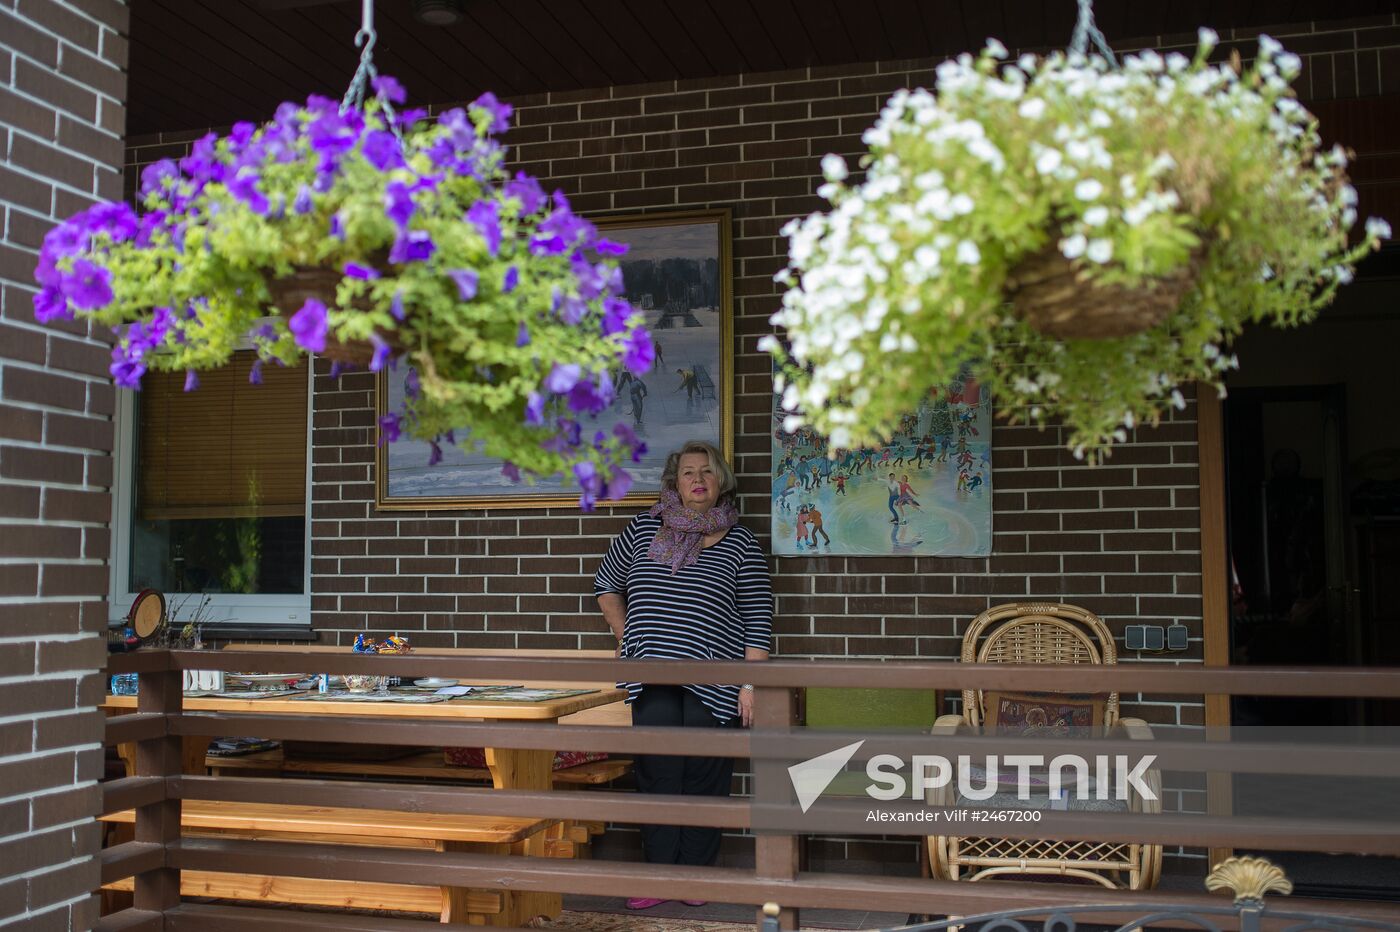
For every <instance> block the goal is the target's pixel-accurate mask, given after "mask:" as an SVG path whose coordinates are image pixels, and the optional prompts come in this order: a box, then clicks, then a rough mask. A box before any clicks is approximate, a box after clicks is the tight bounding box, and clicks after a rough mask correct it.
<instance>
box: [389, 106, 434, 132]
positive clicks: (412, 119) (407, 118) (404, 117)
mask: <svg viewBox="0 0 1400 932" xmlns="http://www.w3.org/2000/svg"><path fill="white" fill-rule="evenodd" d="M427 116H428V111H427V109H426V108H424V107H414V108H413V109H411V110H403V111H400V112H399V114H398V116H397V117H396V122H397V123H398V124H399V126H401V127H403V128H404V129H407V128H408V127H410V126H412V125H413V124H414V123H417V122H418V121H419V120H422V119H426V118H427Z"/></svg>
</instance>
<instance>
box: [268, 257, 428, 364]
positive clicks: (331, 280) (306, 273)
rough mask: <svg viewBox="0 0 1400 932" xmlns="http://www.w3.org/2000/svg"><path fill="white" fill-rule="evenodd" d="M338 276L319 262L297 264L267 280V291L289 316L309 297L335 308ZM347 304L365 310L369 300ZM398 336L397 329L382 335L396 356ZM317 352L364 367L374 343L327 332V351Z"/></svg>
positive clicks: (273, 301)
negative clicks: (280, 274)
mask: <svg viewBox="0 0 1400 932" xmlns="http://www.w3.org/2000/svg"><path fill="white" fill-rule="evenodd" d="M341 277H342V275H341V273H340V272H339V271H338V270H336V269H331V268H326V267H324V266H318V265H299V266H297V267H296V268H295V269H293V270H292V272H291V273H290V274H288V275H284V276H282V277H281V278H273V279H269V280H268V282H267V290H268V293H269V294H271V295H272V303H273V304H275V305H276V306H277V307H278V308H280V309H281V310H282V313H283V314H289V315H290V314H294V313H296V311H297V310H299V309H300V308H301V306H302V305H303V304H305V303H306V300H307V299H308V298H315V299H316V300H317V301H320V302H321V303H322V304H324V305H325V306H326V307H335V306H336V298H335V291H336V288H337V287H339V285H340V280H341ZM350 306H351V307H353V308H355V309H356V310H361V311H367V310H369V308H370V304H369V301H368V300H367V299H365V298H363V297H360V298H356V299H355V300H354V301H353V302H352V303H351V305H350ZM398 336H399V335H398V332H397V331H394V332H390V333H386V334H383V335H382V338H383V340H384V342H386V343H388V344H389V346H390V347H392V348H393V351H394V355H396V356H397V355H398V354H399V352H400V351H402V349H403V345H402V344H401V343H400V342H399V340H398ZM317 355H318V356H324V357H325V358H326V359H330V360H334V361H335V362H341V363H347V364H349V365H355V366H367V365H369V362H370V360H371V359H372V358H373V357H374V344H373V343H371V342H370V341H368V340H349V341H344V342H342V341H341V340H338V339H336V337H335V334H333V333H328V334H326V350H325V352H323V353H318V354H317Z"/></svg>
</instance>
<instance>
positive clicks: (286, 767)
mask: <svg viewBox="0 0 1400 932" xmlns="http://www.w3.org/2000/svg"><path fill="white" fill-rule="evenodd" d="M204 765H205V766H206V767H208V768H209V772H210V773H212V774H213V775H214V776H216V777H217V776H234V777H242V776H251V775H254V774H264V773H296V774H301V773H305V774H316V775H318V776H321V775H331V776H355V777H402V778H405V779H415V780H459V781H462V782H464V783H490V782H491V771H489V770H487V769H486V768H485V767H459V766H457V765H455V764H449V763H447V762H446V761H445V760H444V759H443V756H442V751H441V750H436V751H425V752H423V753H421V754H414V755H411V756H409V757H401V758H398V759H397V760H384V761H357V760H325V759H317V758H298V757H287V756H286V755H285V754H284V752H283V751H281V750H280V749H279V750H273V751H258V752H257V753H254V754H242V755H236V756H232V757H225V756H219V755H213V754H211V755H208V756H207V757H205V758H204ZM631 771H632V761H630V760H627V759H625V758H609V759H608V760H599V761H590V762H589V763H586V764H579V765H578V766H576V767H568V768H566V769H564V770H556V771H554V776H553V779H554V784H555V786H556V787H560V788H563V787H574V786H598V785H600V784H604V783H611V782H612V781H613V780H616V779H618V778H619V777H622V776H625V775H626V774H628V773H631Z"/></svg>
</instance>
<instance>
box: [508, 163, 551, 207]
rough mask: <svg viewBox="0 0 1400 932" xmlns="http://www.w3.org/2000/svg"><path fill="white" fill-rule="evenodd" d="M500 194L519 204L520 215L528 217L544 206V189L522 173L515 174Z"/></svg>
mask: <svg viewBox="0 0 1400 932" xmlns="http://www.w3.org/2000/svg"><path fill="white" fill-rule="evenodd" d="M502 193H503V194H505V196H506V197H512V198H515V199H516V200H518V201H519V202H520V213H521V215H522V216H528V215H529V214H533V213H535V212H536V211H538V210H539V209H540V208H541V207H542V206H544V200H545V198H544V189H542V188H541V187H540V183H539V182H538V181H536V180H535V179H534V178H531V177H530V176H529V175H527V174H525V173H524V172H516V174H515V178H513V179H512V180H510V181H507V182H506V184H505V187H504V188H503V189H502Z"/></svg>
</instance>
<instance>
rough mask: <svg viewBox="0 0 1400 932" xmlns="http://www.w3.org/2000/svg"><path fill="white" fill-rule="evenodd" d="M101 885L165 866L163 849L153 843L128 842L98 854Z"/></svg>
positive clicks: (161, 846) (105, 849) (104, 849)
mask: <svg viewBox="0 0 1400 932" xmlns="http://www.w3.org/2000/svg"><path fill="white" fill-rule="evenodd" d="M98 860H99V863H100V864H101V876H102V882H103V883H111V882H112V881H114V880H121V879H123V878H125V877H134V876H136V875H137V874H143V873H145V872H146V871H151V870H155V869H156V868H158V867H164V866H165V847H164V846H163V845H159V844H156V843H155V842H153V841H128V842H124V843H123V844H120V845H113V846H112V847H110V848H103V849H102V850H101V851H100V852H99V853H98Z"/></svg>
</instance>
